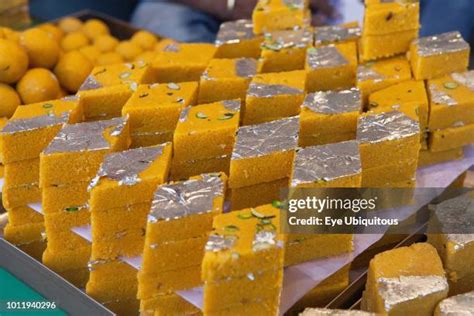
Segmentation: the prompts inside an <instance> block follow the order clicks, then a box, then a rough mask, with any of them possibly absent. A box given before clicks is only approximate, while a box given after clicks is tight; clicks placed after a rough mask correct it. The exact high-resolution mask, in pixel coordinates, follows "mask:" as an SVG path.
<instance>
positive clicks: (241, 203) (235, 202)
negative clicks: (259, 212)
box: [229, 178, 289, 211]
mask: <svg viewBox="0 0 474 316" xmlns="http://www.w3.org/2000/svg"><path fill="white" fill-rule="evenodd" d="M288 183H289V179H288V178H283V179H278V180H275V181H270V182H262V183H258V184H254V185H250V186H246V187H241V188H235V189H230V193H229V195H230V205H231V210H233V211H235V210H243V209H244V208H250V207H257V206H260V205H264V204H269V203H272V202H273V201H277V200H280V199H281V198H282V196H281V194H282V191H283V190H284V189H288Z"/></svg>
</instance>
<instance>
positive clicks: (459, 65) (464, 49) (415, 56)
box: [410, 32, 470, 80]
mask: <svg viewBox="0 0 474 316" xmlns="http://www.w3.org/2000/svg"><path fill="white" fill-rule="evenodd" d="M469 53H470V47H469V44H468V43H466V41H464V39H463V38H462V36H461V34H460V33H459V32H449V33H443V34H438V35H434V36H429V37H422V38H420V39H418V40H416V41H413V43H412V44H411V46H410V62H411V66H412V69H413V76H414V77H415V78H416V79H417V80H424V79H433V78H436V77H440V76H443V75H446V74H449V73H451V72H456V71H465V70H466V69H467V66H468V65H469Z"/></svg>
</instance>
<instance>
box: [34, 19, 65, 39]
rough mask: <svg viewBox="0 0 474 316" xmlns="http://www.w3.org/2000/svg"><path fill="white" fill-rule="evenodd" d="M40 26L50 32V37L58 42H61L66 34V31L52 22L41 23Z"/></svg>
mask: <svg viewBox="0 0 474 316" xmlns="http://www.w3.org/2000/svg"><path fill="white" fill-rule="evenodd" d="M38 28H40V29H42V30H43V31H45V32H46V33H48V35H49V37H51V38H52V39H54V40H55V41H56V42H57V43H59V41H61V39H62V38H63V36H64V31H63V30H61V29H60V28H59V27H57V26H56V25H54V24H52V23H43V24H41V25H39V26H38Z"/></svg>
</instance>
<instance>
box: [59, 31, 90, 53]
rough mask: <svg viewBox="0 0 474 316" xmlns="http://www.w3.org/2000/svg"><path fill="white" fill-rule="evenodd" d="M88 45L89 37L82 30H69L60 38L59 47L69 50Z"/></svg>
mask: <svg viewBox="0 0 474 316" xmlns="http://www.w3.org/2000/svg"><path fill="white" fill-rule="evenodd" d="M87 45H89V39H88V38H87V36H85V35H84V33H82V32H71V33H69V34H67V35H66V36H64V37H63V39H62V40H61V48H62V49H64V51H66V52H69V51H71V50H75V49H79V48H81V47H84V46H87Z"/></svg>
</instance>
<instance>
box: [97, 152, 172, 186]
mask: <svg viewBox="0 0 474 316" xmlns="http://www.w3.org/2000/svg"><path fill="white" fill-rule="evenodd" d="M168 144H169V143H167V144H161V145H158V146H153V147H143V148H136V149H130V150H126V151H122V152H116V153H111V154H108V155H107V156H105V158H104V162H103V163H102V165H101V166H100V169H99V172H98V173H97V176H96V178H97V179H94V180H93V183H97V182H98V181H99V180H100V179H101V178H108V179H112V180H114V181H117V182H118V184H119V185H135V184H137V183H139V182H140V181H141V179H140V176H139V174H140V173H141V172H143V171H144V170H145V169H147V168H148V167H149V166H150V165H151V163H152V162H153V161H155V160H156V159H157V158H158V157H159V156H161V155H162V154H163V149H164V147H165V146H167V145H168ZM93 187H94V186H93V185H91V186H90V188H93Z"/></svg>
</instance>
